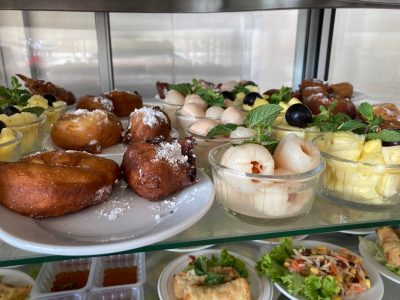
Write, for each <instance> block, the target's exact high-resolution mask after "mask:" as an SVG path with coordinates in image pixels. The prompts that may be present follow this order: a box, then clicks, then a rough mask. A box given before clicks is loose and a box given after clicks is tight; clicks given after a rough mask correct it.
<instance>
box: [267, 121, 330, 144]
mask: <svg viewBox="0 0 400 300" xmlns="http://www.w3.org/2000/svg"><path fill="white" fill-rule="evenodd" d="M317 129H318V130H317ZM290 133H294V134H296V135H297V136H298V137H301V138H302V139H305V140H308V141H312V140H313V139H314V138H316V137H318V136H320V135H322V134H323V132H321V131H320V130H319V128H317V127H308V128H298V127H294V126H290V125H286V124H279V125H274V126H272V131H271V136H272V137H273V138H275V139H276V140H278V141H280V140H282V139H283V138H284V137H285V136H286V135H288V134H290Z"/></svg>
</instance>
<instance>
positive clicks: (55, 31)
mask: <svg viewBox="0 0 400 300" xmlns="http://www.w3.org/2000/svg"><path fill="white" fill-rule="evenodd" d="M3 13H4V12H2V14H3ZM24 14H25V15H24ZM16 17H17V18H16V20H19V22H18V26H19V27H18V28H15V29H14V32H17V35H16V36H15V37H12V38H11V37H9V38H8V39H7V40H6V41H3V38H4V36H6V37H7V36H11V34H12V32H10V33H7V32H5V31H6V29H3V28H2V29H1V30H2V31H1V39H2V46H3V49H4V48H7V47H14V48H16V49H15V51H14V54H13V55H14V57H13V56H10V55H9V56H7V57H6V60H7V63H6V64H5V66H6V73H7V74H13V73H22V74H26V75H28V76H31V77H33V78H37V79H43V80H47V81H51V82H53V83H55V84H57V85H59V86H62V87H64V88H66V89H69V90H71V91H73V92H74V94H75V95H76V96H77V97H78V96H80V95H82V94H88V93H89V94H90V93H93V94H99V93H100V78H99V71H98V59H97V37H96V30H95V21H94V13H81V12H54V11H52V12H44V11H33V12H25V13H21V12H18V14H17V16H16ZM22 20H24V23H25V24H24V25H25V26H26V27H25V28H24V26H23V25H22V24H23V21H22ZM7 21H8V20H7ZM2 22H6V21H4V20H2ZM10 22H11V21H10ZM14 22H15V21H14ZM7 24H10V23H8V22H7ZM7 26H10V25H7ZM5 42H7V43H6V44H5ZM13 50H14V49H13ZM16 56H17V57H16ZM12 58H14V60H11V59H12ZM8 62H9V63H8ZM15 62H16V63H17V64H16V65H15Z"/></svg>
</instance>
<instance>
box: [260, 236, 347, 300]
mask: <svg viewBox="0 0 400 300" xmlns="http://www.w3.org/2000/svg"><path fill="white" fill-rule="evenodd" d="M292 254H293V243H292V239H290V238H284V239H283V240H282V242H281V244H279V245H278V246H276V247H274V248H272V249H271V251H270V252H267V253H266V254H265V255H264V256H263V257H262V258H261V260H259V261H258V262H257V265H256V269H257V271H258V272H259V273H260V274H264V275H267V276H268V277H270V278H271V279H272V280H273V281H274V282H278V283H281V284H283V285H285V286H286V288H287V290H288V292H289V293H290V294H292V295H294V296H298V295H303V296H305V297H306V298H307V299H311V300H329V299H333V298H334V297H335V296H336V295H338V293H339V292H340V287H339V283H338V282H337V280H336V279H335V278H334V277H333V276H326V277H322V276H316V275H308V276H302V275H300V274H297V273H295V272H291V271H289V269H287V268H285V267H284V266H283V264H284V262H285V260H286V259H287V258H290V257H291V255H292Z"/></svg>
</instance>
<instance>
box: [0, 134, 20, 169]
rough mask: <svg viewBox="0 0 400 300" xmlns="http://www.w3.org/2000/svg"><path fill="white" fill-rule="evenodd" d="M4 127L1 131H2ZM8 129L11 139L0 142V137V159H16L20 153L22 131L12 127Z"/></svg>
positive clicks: (8, 160)
mask: <svg viewBox="0 0 400 300" xmlns="http://www.w3.org/2000/svg"><path fill="white" fill-rule="evenodd" d="M4 129H6V128H4ZM4 129H3V131H2V133H4ZM7 129H9V128H7ZM9 131H10V132H9V133H10V134H11V135H12V136H13V138H12V139H9V140H7V141H3V142H2V141H1V138H0V161H7V162H10V161H17V160H18V159H19V157H20V155H21V149H20V144H21V141H22V133H21V132H18V131H15V130H12V129H9Z"/></svg>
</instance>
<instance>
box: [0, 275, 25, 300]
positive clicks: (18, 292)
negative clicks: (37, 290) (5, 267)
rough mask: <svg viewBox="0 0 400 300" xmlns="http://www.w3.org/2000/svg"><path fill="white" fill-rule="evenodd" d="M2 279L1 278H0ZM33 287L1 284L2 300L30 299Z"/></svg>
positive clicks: (0, 293) (0, 296)
mask: <svg viewBox="0 0 400 300" xmlns="http://www.w3.org/2000/svg"><path fill="white" fill-rule="evenodd" d="M0 279H1V277H0ZM31 290H32V286H31V285H24V286H13V285H10V284H4V283H0V299H1V300H21V299H22V300H25V299H28V298H29V294H30V293H31Z"/></svg>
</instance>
